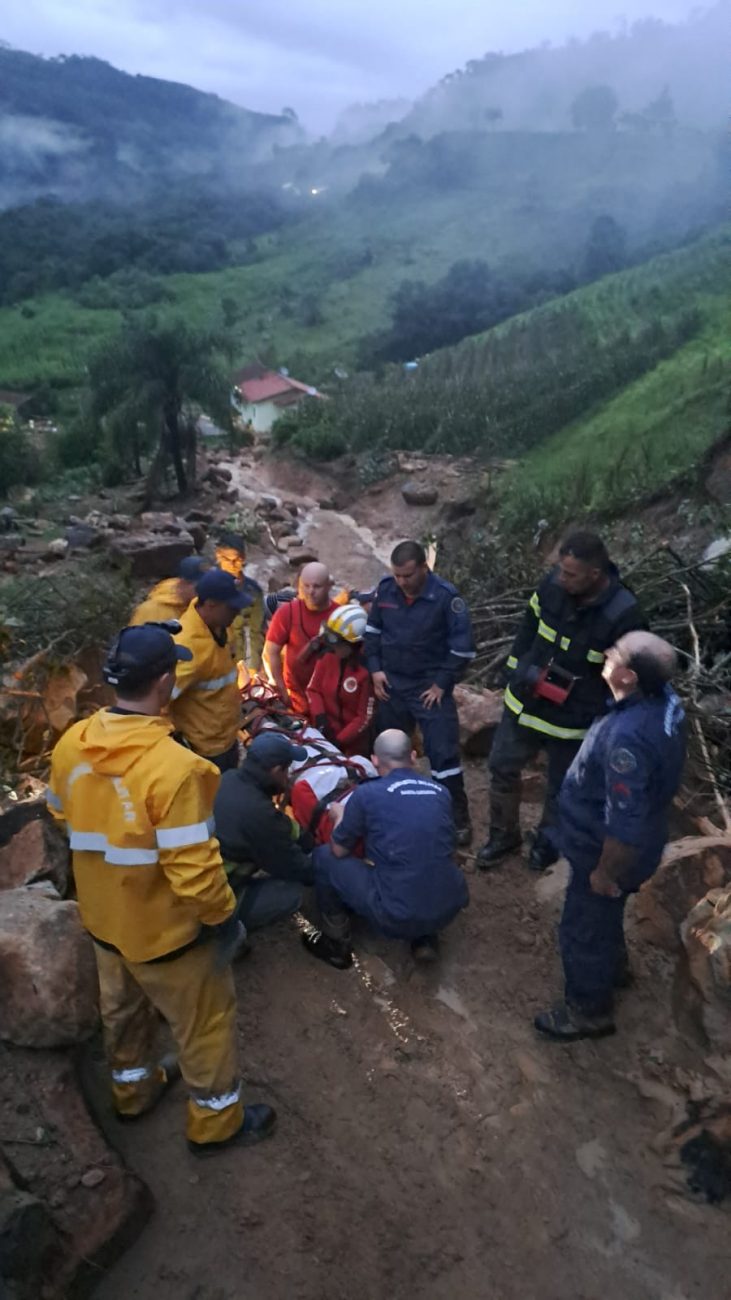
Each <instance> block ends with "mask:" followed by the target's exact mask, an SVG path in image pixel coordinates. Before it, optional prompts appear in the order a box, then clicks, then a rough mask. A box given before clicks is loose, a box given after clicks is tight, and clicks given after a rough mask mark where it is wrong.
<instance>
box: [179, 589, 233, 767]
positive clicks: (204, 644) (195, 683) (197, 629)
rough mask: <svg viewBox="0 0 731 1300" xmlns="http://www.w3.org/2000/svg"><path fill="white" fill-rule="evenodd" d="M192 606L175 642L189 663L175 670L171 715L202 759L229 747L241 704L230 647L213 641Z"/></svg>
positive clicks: (228, 643)
mask: <svg viewBox="0 0 731 1300" xmlns="http://www.w3.org/2000/svg"><path fill="white" fill-rule="evenodd" d="M196 603H197V602H196V600H192V601H191V603H190V605H189V606H188V608H187V610H186V611H185V613H184V614H183V617H182V618H181V620H180V622H181V624H182V627H181V631H180V632H179V633H178V635H177V636H176V637H175V640H176V641H177V642H178V643H179V644H180V645H184V646H187V647H188V649H189V650H190V651H192V654H193V658H192V659H191V660H189V661H187V662H186V661H183V662H180V663H179V664H178V665H177V670H176V673H175V689H174V691H173V697H172V700H171V703H170V716H171V718H172V720H173V723H174V725H175V728H176V729H177V730H178V731H180V732H182V734H183V736H184V737H185V739H186V740H187V741H188V743H189V744H190V745H192V747H193V749H194V750H195V751H196V753H198V754H202V755H203V757H204V758H205V757H212V756H215V755H218V754H225V752H226V750H228V749H230V748H231V746H232V745H233V743H234V741H235V739H236V736H237V734H238V730H239V726H240V725H241V699H240V696H239V690H238V686H237V678H238V674H237V671H236V663H235V661H234V657H233V649H232V646H231V643H230V641H228V640H225V641H224V642H223V644H221V642H220V641H218V640H217V639H216V637H215V636H214V635H213V633H212V632H211V630H210V628H208V627H207V626H206V624H205V623H204V622H203V619H202V618H201V616H200V614H199V613H198V610H197V609H196Z"/></svg>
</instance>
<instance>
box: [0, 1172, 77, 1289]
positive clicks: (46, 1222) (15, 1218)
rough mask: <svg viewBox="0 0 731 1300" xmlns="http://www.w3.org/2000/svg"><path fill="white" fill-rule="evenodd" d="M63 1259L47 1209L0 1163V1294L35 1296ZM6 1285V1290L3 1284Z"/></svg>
mask: <svg viewBox="0 0 731 1300" xmlns="http://www.w3.org/2000/svg"><path fill="white" fill-rule="evenodd" d="M62 1259H63V1247H62V1238H61V1235H60V1233H59V1232H58V1229H57V1227H56V1225H55V1223H54V1222H53V1217H52V1214H51V1210H50V1208H49V1206H48V1205H46V1204H45V1203H44V1201H42V1200H41V1199H40V1198H39V1197H38V1196H33V1195H32V1194H31V1193H30V1192H28V1191H25V1190H24V1189H23V1188H22V1187H20V1186H18V1185H17V1184H16V1182H15V1180H14V1179H13V1176H12V1174H11V1172H10V1169H9V1168H8V1166H7V1165H6V1164H5V1162H4V1161H3V1162H2V1163H0V1288H3V1289H0V1295H2V1296H5V1295H6V1294H7V1297H8V1300H11V1298H12V1300H38V1297H39V1296H42V1295H45V1294H46V1291H45V1284H46V1282H47V1281H48V1280H49V1279H50V1278H51V1277H53V1275H54V1274H55V1273H56V1272H57V1270H58V1267H59V1264H60V1263H61V1261H62ZM5 1286H7V1287H8V1288H9V1289H8V1291H7V1293H6V1291H5V1290H4V1287H5Z"/></svg>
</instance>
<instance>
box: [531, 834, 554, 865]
mask: <svg viewBox="0 0 731 1300" xmlns="http://www.w3.org/2000/svg"><path fill="white" fill-rule="evenodd" d="M558 858H559V854H558V851H557V850H556V849H555V848H554V846H553V844H552V843H551V841H550V840H549V839H548V837H547V836H546V835H542V834H541V832H540V831H536V833H535V835H534V836H533V843H532V844H531V849H530V853H529V854H528V866H529V867H530V870H531V871H547V870H548V868H549V867H552V866H553V864H554V862H558Z"/></svg>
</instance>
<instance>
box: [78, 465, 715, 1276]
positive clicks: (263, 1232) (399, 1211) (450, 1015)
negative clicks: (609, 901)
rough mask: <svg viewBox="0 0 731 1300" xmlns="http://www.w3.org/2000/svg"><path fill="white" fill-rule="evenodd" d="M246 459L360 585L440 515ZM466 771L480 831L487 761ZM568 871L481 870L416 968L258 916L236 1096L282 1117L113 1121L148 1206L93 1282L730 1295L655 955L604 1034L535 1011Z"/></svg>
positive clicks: (179, 1104) (260, 482) (687, 1071)
mask: <svg viewBox="0 0 731 1300" xmlns="http://www.w3.org/2000/svg"><path fill="white" fill-rule="evenodd" d="M240 472H241V478H240V479H239V481H240V482H242V483H243V480H244V479H245V481H246V483H247V484H248V486H249V487H250V488H251V489H252V491H261V490H262V489H264V490H266V489H267V488H268V489H272V488H274V487H276V488H277V489H278V490H279V491H280V493H281V494H284V495H287V494H289V495H294V494H297V499H298V500H299V501H300V502H302V503H304V508H305V509H306V511H307V527H308V528H309V529H310V533H309V540H310V542H311V543H313V544H314V545H316V546H317V549H318V551H319V553H320V555H321V556H322V558H323V559H325V558H328V557H332V567H333V569H335V570H336V572H337V574H338V577H341V578H343V579H347V580H349V581H351V582H352V583H353V584H360V583H365V582H367V581H373V580H374V579H375V578H377V577H378V576H379V573H380V572H381V571H382V568H383V559H384V552H385V551H387V550H388V547H389V546H390V543H391V541H393V540H396V539H397V538H398V537H400V536H403V535H404V534H407V533H408V532H409V531H412V532H413V531H415V530H416V524H417V523H418V526H419V535H423V533H424V532H425V531H428V527H429V525H430V522H431V521H433V518H434V514H433V512H432V514H431V515H430V514H429V512H428V511H422V510H419V511H418V512H417V511H412V512H408V513H405V511H404V507H403V506H402V505H401V504H400V499H399V496H398V492H397V488H396V485H394V484H392V485H391V486H389V487H387V488H385V489H383V490H382V492H381V493H375V494H372V495H371V496H364V497H362V498H360V499H357V498H356V499H355V500H353V501H352V502H351V501H347V502H341V504H344V505H345V506H346V510H348V511H349V512H352V514H353V515H355V517H356V520H357V521H358V523H359V524H360V525H365V526H370V527H371V528H373V529H374V532H376V533H377V537H378V541H377V542H375V543H374V545H371V544H370V543H369V540H368V537H367V535H366V534H364V533H362V532H360V533H356V532H355V531H354V528H353V526H352V524H351V523H350V522H349V521H348V520H346V519H344V517H343V514H342V513H340V514H338V513H333V512H331V511H321V510H319V509H318V508H317V506H316V505H315V503H316V501H317V499H318V497H322V496H324V495H328V494H329V493H330V492H331V491H332V489H333V485H332V484H331V483H329V482H328V481H327V480H325V479H324V478H320V477H318V476H317V475H313V474H312V472H311V471H308V470H305V469H304V468H297V467H294V468H293V469H290V471H289V474H288V477H287V479H286V481H284V482H281V481H280V480H278V479H277V478H275V475H276V473H277V471H276V468H274V469H273V468H272V466H271V465H269V464H266V463H265V464H262V462H258V463H255V462H253V461H249V462H248V463H244V465H243V467H242V470H241V471H240ZM376 552H378V553H376ZM265 559H266V557H265V555H264V553H263V552H262V555H261V559H260V561H259V562H260V563H262V564H263V563H264V562H265ZM468 777H469V785H470V794H471V801H472V806H473V812H474V816H475V819H476V821H477V823H478V826H479V828H480V830H481V829H483V828H484V825H485V821H486V811H487V780H486V774H485V771H484V769H483V768H482V767H478V766H473V767H472V768H471V769H470V771H469V773H468ZM530 788H531V789H532V792H533V795H534V797H536V798H538V796H539V793H540V790H539V783H538V782H534V783H533V785H532V786H531V787H530ZM536 811H537V810H536V808H535V807H533V808H531V807H530V806H528V808H527V820H528V821H530V820H531V817H532V816H535V814H536ZM467 870H468V872H470V864H469V863H468V864H467ZM563 882H564V877H563V876H562V873H561V871H560V870H557V871H554V872H552V873H550V874H549V875H548V876H547V877H545V878H543V879H541V880H540V881H539V882H537V881H536V880H535V878H534V877H533V876H531V875H530V874H529V873H528V872H527V871H526V870H525V869H524V868H523V867H522V866H521V865H520V864H519V863H518V862H517V861H516V862H513V863H511V864H509V865H507V866H506V867H505V868H504V869H503V870H501V871H500V872H498V873H495V874H493V875H490V876H487V877H484V876H479V875H474V874H470V887H471V894H472V901H471V905H470V908H469V911H468V912H467V913H466V914H464V915H463V917H462V918H461V919H460V920H459V921H458V922H456V923H455V925H454V926H453V927H452V929H451V930H450V931H449V932H448V935H447V936H446V940H445V951H444V955H443V960H442V961H441V963H440V965H439V966H438V967H437V968H436V969H433V970H429V971H423V970H417V969H416V968H414V966H413V964H412V962H411V960H410V957H409V954H408V952H407V951H406V949H405V948H402V947H401V946H400V945H398V944H390V943H386V942H382V941H380V940H377V939H375V938H374V937H373V936H371V935H368V934H367V933H361V934H359V935H358V938H357V945H356V946H357V953H358V962H357V966H356V968H355V969H354V970H352V971H349V972H345V973H339V972H335V971H331V970H330V969H328V968H326V967H324V966H321V965H319V964H318V963H315V962H313V961H312V959H311V958H309V957H308V956H307V954H306V953H305V952H304V951H303V949H302V948H301V946H300V944H299V938H298V933H297V928H296V925H295V923H294V922H291V923H289V924H287V925H282V926H280V927H277V928H276V929H274V930H271V931H269V932H268V933H265V934H263V935H258V936H256V941H255V948H254V952H253V955H252V956H251V957H250V958H249V959H248V960H247V961H246V962H245V963H244V964H242V965H241V966H240V967H239V968H238V970H237V984H238V990H239V1005H240V1036H241V1055H242V1061H243V1069H244V1075H245V1080H246V1095H247V1097H248V1098H250V1099H251V1100H255V1099H261V1100H267V1101H271V1102H273V1103H274V1104H275V1105H276V1107H277V1109H278V1111H279V1116H280V1123H279V1131H278V1133H277V1135H276V1137H275V1138H274V1140H273V1141H272V1142H270V1143H267V1144H265V1145H263V1146H261V1147H257V1148H256V1149H254V1150H252V1151H248V1152H243V1153H236V1152H228V1153H226V1154H225V1155H221V1156H219V1157H217V1158H216V1159H215V1160H210V1161H205V1162H204V1161H200V1162H199V1161H197V1160H196V1159H195V1158H194V1157H192V1156H190V1155H189V1154H188V1153H187V1151H186V1149H185V1147H184V1144H183V1142H182V1124H183V1095H182V1091H179V1092H178V1095H177V1096H174V1097H171V1098H170V1099H168V1100H166V1102H165V1103H164V1104H163V1106H162V1107H161V1108H160V1110H159V1112H158V1113H155V1114H153V1115H151V1116H150V1117H149V1118H148V1119H147V1120H145V1121H144V1123H142V1124H140V1125H139V1126H137V1127H135V1128H127V1129H124V1130H121V1128H120V1126H118V1125H116V1124H115V1122H114V1120H110V1126H111V1131H113V1132H115V1134H116V1140H117V1141H118V1142H119V1143H120V1145H121V1148H122V1150H123V1152H124V1154H125V1156H126V1158H127V1160H128V1161H129V1163H130V1165H131V1167H132V1168H133V1170H135V1171H136V1172H138V1173H139V1174H141V1175H142V1176H143V1177H144V1178H145V1180H146V1181H147V1182H148V1183H149V1184H150V1186H151V1188H152V1191H153V1193H154V1195H155V1198H156V1201H157V1212H156V1214H155V1216H154V1218H153V1219H152V1221H151V1223H150V1225H149V1227H148V1228H147V1230H146V1232H145V1233H144V1235H143V1236H142V1238H141V1239H140V1241H139V1242H138V1243H137V1245H136V1246H135V1247H134V1248H133V1249H132V1250H131V1251H130V1252H129V1253H128V1254H127V1256H126V1257H125V1258H124V1259H123V1260H122V1261H121V1262H120V1263H119V1264H118V1265H117V1266H116V1267H115V1268H114V1270H113V1271H112V1272H111V1273H110V1274H109V1275H108V1276H107V1277H106V1278H105V1279H104V1280H103V1281H102V1282H101V1284H100V1286H99V1289H98V1292H97V1295H98V1297H99V1300H346V1298H347V1300H401V1298H403V1300H407V1297H408V1298H409V1300H410V1298H411V1297H423V1298H424V1300H456V1298H457V1297H459V1300H696V1298H698V1300H700V1298H701V1297H703V1300H725V1297H727V1296H731V1284H728V1283H727V1282H726V1281H725V1280H724V1278H725V1268H726V1264H725V1261H727V1258H728V1245H727V1238H728V1220H727V1216H726V1214H725V1212H723V1211H721V1210H714V1209H709V1208H707V1207H705V1206H701V1205H697V1204H694V1203H693V1202H691V1201H690V1200H689V1199H688V1198H687V1196H686V1195H685V1194H684V1193H683V1191H682V1188H683V1183H682V1178H679V1177H678V1175H677V1173H676V1172H674V1171H673V1170H671V1169H668V1168H666V1167H665V1166H664V1164H663V1160H662V1157H661V1154H660V1153H658V1152H657V1151H656V1150H654V1149H653V1147H652V1145H651V1144H652V1141H653V1138H654V1137H655V1135H656V1134H657V1133H658V1131H659V1130H661V1129H662V1128H664V1127H665V1125H666V1124H667V1123H668V1120H669V1117H670V1108H669V1107H670V1105H671V1104H672V1103H674V1102H678V1101H679V1102H680V1103H681V1104H682V1101H683V1097H684V1094H685V1092H686V1091H687V1090H688V1088H689V1087H690V1088H691V1090H692V1089H693V1088H694V1087H695V1088H696V1091H697V1089H698V1088H703V1087H704V1086H705V1085H704V1084H703V1083H702V1082H699V1081H698V1080H697V1079H696V1076H695V1075H694V1071H697V1070H698V1069H700V1068H702V1065H701V1064H700V1063H699V1061H698V1060H697V1058H693V1057H692V1056H689V1055H687V1054H686V1048H685V1047H684V1045H683V1044H682V1043H681V1041H680V1040H679V1039H678V1038H677V1036H676V1034H675V1030H674V1026H673V1022H672V1017H671V1009H670V1000H671V970H670V966H669V963H668V961H667V959H665V958H663V957H662V956H661V955H660V954H658V953H657V952H656V951H654V950H651V949H648V948H646V947H643V948H642V949H638V948H637V947H636V946H635V945H632V944H631V946H632V957H633V963H634V965H635V967H636V969H637V970H638V972H639V973H640V977H641V978H640V981H639V985H638V987H637V988H636V989H635V990H633V991H630V992H629V993H627V994H626V995H624V999H623V1005H622V1006H621V1008H620V1013H619V1025H620V1033H619V1034H618V1036H617V1037H616V1038H615V1039H609V1040H606V1041H604V1042H601V1043H598V1044H594V1045H592V1044H585V1043H582V1044H577V1045H575V1046H573V1047H569V1048H562V1047H559V1046H554V1045H551V1044H546V1043H543V1042H541V1041H538V1040H537V1038H536V1036H535V1034H534V1032H533V1029H532V1024H531V1020H532V1016H533V1014H534V1012H535V1011H536V1010H538V1009H540V1008H541V1007H543V1006H545V1005H546V1004H547V1002H548V1001H550V999H551V998H552V997H554V996H555V995H556V994H557V993H558V992H559V988H560V984H559V965H558V959H557V955H556V946H555V923H556V920H557V917H558V913H559V909H560V901H561V889H562V884H563ZM650 1098H654V1100H653V1099H650ZM658 1099H659V1100H658ZM664 1101H667V1103H668V1105H667V1106H666V1105H664V1104H663V1102H664Z"/></svg>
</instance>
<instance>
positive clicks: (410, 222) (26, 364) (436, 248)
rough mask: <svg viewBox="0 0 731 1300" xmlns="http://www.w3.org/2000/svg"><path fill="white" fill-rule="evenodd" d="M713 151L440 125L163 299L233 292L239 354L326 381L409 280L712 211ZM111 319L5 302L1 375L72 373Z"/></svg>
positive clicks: (560, 261)
mask: <svg viewBox="0 0 731 1300" xmlns="http://www.w3.org/2000/svg"><path fill="white" fill-rule="evenodd" d="M715 162H716V142H715V141H714V140H713V138H711V137H708V138H706V137H699V136H694V137H692V138H691V137H690V136H682V135H680V136H678V137H677V138H676V139H674V140H673V141H670V142H667V141H659V140H656V139H654V138H641V137H635V136H630V135H616V136H615V137H613V138H612V139H610V140H606V141H604V142H603V143H601V144H596V143H592V142H590V141H588V140H587V139H586V138H585V137H583V136H577V135H570V134H566V135H556V136H551V135H548V134H544V135H535V136H531V135H529V134H526V133H523V134H519V135H516V136H515V137H514V138H511V137H510V136H509V135H508V134H507V133H504V134H502V135H500V136H499V137H491V136H488V135H485V134H482V135H480V134H479V133H474V134H471V135H470V134H469V133H464V134H461V135H459V136H452V137H437V138H436V139H435V140H433V141H431V142H429V145H428V146H424V147H423V148H422V147H418V148H417V147H415V146H413V147H412V146H409V148H408V149H407V151H406V156H405V157H401V158H400V159H398V160H396V159H394V161H393V162H392V164H391V167H390V169H389V170H388V172H387V173H386V174H385V175H384V176H383V177H382V178H381V179H380V180H378V179H375V178H373V177H370V178H366V180H365V181H363V182H362V183H361V185H360V186H358V187H357V188H356V190H355V191H354V192H353V194H351V195H350V196H348V197H346V198H339V197H336V196H332V195H331V194H329V193H325V194H321V195H318V196H312V206H311V211H310V213H309V215H306V216H305V218H304V219H303V220H301V221H299V222H297V223H296V224H292V225H289V226H287V227H285V228H283V229H281V230H279V231H276V232H273V233H270V234H265V235H260V236H259V237H258V238H257V239H256V246H257V250H258V259H259V260H257V261H253V262H252V261H251V260H250V259H247V264H246V265H243V266H233V267H228V268H227V269H225V270H221V271H213V272H208V273H204V274H197V275H190V274H175V275H168V276H162V277H160V278H161V282H162V285H163V286H164V290H165V295H166V301H165V303H164V305H162V306H161V307H160V311H161V312H170V313H175V312H182V314H183V315H185V317H186V318H187V319H188V320H190V321H191V323H193V324H204V323H207V321H208V320H209V319H210V318H211V317H212V316H214V315H215V314H216V313H217V312H218V310H219V308H220V302H221V299H222V298H224V297H227V298H232V299H234V300H235V301H236V302H237V304H238V306H239V309H240V312H241V328H240V335H239V346H240V354H241V358H242V360H243V359H246V358H250V357H251V356H253V355H255V354H256V353H258V352H261V351H262V350H266V351H267V352H272V353H273V354H274V355H275V356H276V359H277V361H278V362H279V363H280V364H286V365H289V366H290V367H291V368H292V369H295V368H302V367H304V368H305V369H307V368H310V369H311V370H312V372H313V377H314V379H315V380H321V379H322V378H324V377H325V376H326V375H327V374H328V373H329V372H331V371H332V368H333V367H334V366H335V365H338V364H345V365H347V366H352V365H353V364H354V362H355V359H356V357H357V354H358V349H359V345H360V343H361V341H362V339H363V338H364V336H366V335H369V334H371V333H372V332H373V331H375V330H378V329H382V328H383V326H384V325H385V324H386V323H387V319H388V312H389V300H390V295H391V294H392V293H393V291H394V289H395V288H396V287H397V285H398V284H399V283H400V282H401V281H402V280H404V279H412V280H418V279H422V280H424V281H426V282H433V281H435V280H437V279H438V278H439V277H440V276H441V275H443V274H444V272H445V271H446V270H447V269H448V268H449V266H450V265H451V264H452V263H454V262H455V261H457V260H458V259H462V258H470V257H473V258H482V259H485V260H486V261H487V262H488V263H489V264H490V266H491V267H493V268H500V269H501V270H503V271H504V272H505V274H507V275H511V274H515V275H526V274H529V273H531V272H536V271H538V272H540V271H545V270H551V269H554V270H555V269H557V268H567V269H568V270H570V271H572V270H575V269H576V267H577V264H578V262H579V261H580V260H581V257H582V253H583V249H584V246H585V243H586V240H587V238H588V235H589V231H590V228H591V225H592V222H593V220H594V219H595V217H596V216H597V215H598V214H600V213H602V212H610V213H611V214H612V215H613V216H614V217H615V218H616V219H617V220H618V221H620V222H621V223H622V224H623V225H624V226H625V228H626V230H627V232H628V237H629V242H630V251H631V252H632V250H635V251H636V250H637V248H638V245H639V246H645V245H646V243H647V241H651V240H652V239H653V238H660V239H665V240H667V239H670V240H673V239H677V238H678V237H680V236H681V235H682V233H683V232H684V231H685V230H686V229H687V228H689V227H692V226H693V225H694V224H695V222H696V221H700V220H707V219H708V213H709V211H710V210H713V203H714V199H713V195H714V194H715V188H714V186H715V182H714V181H713V180H712V179H709V177H712V176H713V172H714V167H715ZM660 195H663V196H664V197H665V202H664V203H663V204H660V203H659V196H660ZM235 202H236V199H235V198H234V197H232V198H231V203H232V204H233V203H235ZM709 204H710V208H709ZM660 210H661V211H662V220H661V221H660V220H659V218H658V219H657V221H656V220H655V217H656V216H657V213H658V211H660ZM653 214H654V215H653ZM41 256H42V251H41ZM148 269H150V270H154V267H148ZM120 319H121V317H120V314H119V313H118V312H109V311H99V312H97V313H95V312H90V311H89V310H88V309H85V308H81V307H80V306H78V305H77V303H76V302H75V301H74V298H73V296H71V294H70V293H68V294H52V295H48V296H44V297H40V298H35V299H28V300H27V301H25V302H23V303H21V304H19V305H16V306H13V307H8V308H4V309H2V310H0V385H2V386H8V387H33V386H34V385H36V384H39V383H41V382H47V381H49V380H51V381H56V380H58V381H61V382H74V381H75V380H76V381H78V380H79V379H80V378H81V376H82V374H83V364H84V350H85V348H86V347H87V344H88V340H89V338H92V339H93V338H94V337H100V336H103V335H105V334H107V333H109V332H110V331H111V330H113V329H114V328H116V326H117V325H118V323H119V321H120ZM305 377H307V376H305Z"/></svg>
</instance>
